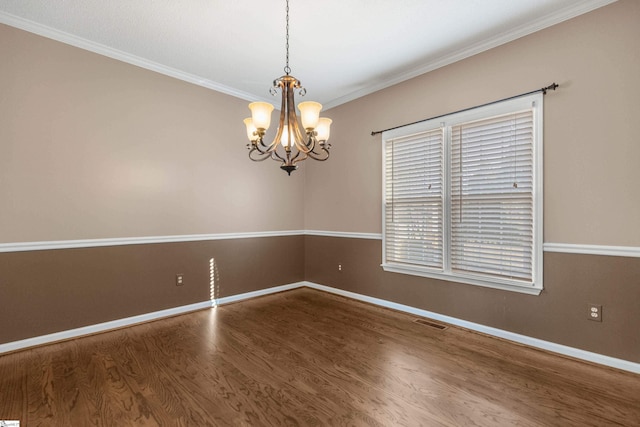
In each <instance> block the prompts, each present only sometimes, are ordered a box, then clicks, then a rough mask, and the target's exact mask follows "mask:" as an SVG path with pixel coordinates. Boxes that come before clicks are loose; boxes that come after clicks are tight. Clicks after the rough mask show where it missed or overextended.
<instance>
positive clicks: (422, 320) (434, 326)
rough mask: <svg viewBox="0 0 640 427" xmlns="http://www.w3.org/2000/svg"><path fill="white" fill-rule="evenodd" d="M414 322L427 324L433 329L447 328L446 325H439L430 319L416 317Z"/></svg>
mask: <svg viewBox="0 0 640 427" xmlns="http://www.w3.org/2000/svg"><path fill="white" fill-rule="evenodd" d="M414 322H416V323H419V324H421V325H424V326H428V327H430V328H434V329H440V330H445V329H447V327H446V326H444V325H441V324H439V323H433V322H430V321H428V320H425V319H416V320H414Z"/></svg>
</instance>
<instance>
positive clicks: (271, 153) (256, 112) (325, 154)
mask: <svg viewBox="0 0 640 427" xmlns="http://www.w3.org/2000/svg"><path fill="white" fill-rule="evenodd" d="M286 22H287V37H286V53H287V56H286V65H285V67H284V72H285V75H284V76H282V77H280V78H279V79H276V80H274V82H273V87H271V89H269V93H271V95H273V96H276V95H277V93H278V89H280V92H281V93H282V103H281V104H280V105H281V106H280V123H279V124H278V130H277V132H276V135H275V137H274V139H273V141H272V142H271V143H268V144H267V143H265V141H264V136H265V134H266V132H267V129H269V125H270V124H271V112H272V111H273V109H274V106H273V105H271V104H269V103H268V102H252V103H251V104H249V109H250V110H251V117H250V118H247V119H244V124H245V125H246V127H247V137H248V138H249V141H250V142H249V144H247V148H248V149H249V158H250V159H251V160H253V161H254V162H261V161H263V160H266V159H268V158H272V159H273V160H275V161H278V162H282V164H281V165H280V169H282V170H284V171H286V172H287V173H288V174H289V175H291V172H293V171H294V170H296V169H298V163H299V162H301V161H303V160H305V159H307V158H312V159H314V160H320V161H324V160H327V159H328V158H329V149H330V148H331V144H329V143H328V142H327V141H328V140H329V130H330V127H331V119H327V118H321V117H320V110H322V105H321V104H319V103H317V102H313V101H306V102H301V103H300V104H298V109H299V110H300V119H301V122H302V129H304V131H303V130H301V129H300V125H299V124H298V116H297V114H296V107H295V104H294V100H293V95H294V92H295V90H296V89H298V90H299V92H298V93H299V94H300V96H304V95H305V94H306V93H307V91H306V89H305V88H303V87H302V85H301V84H300V81H299V80H298V79H296V78H295V77H293V76H292V75H290V74H289V73H291V68H289V0H287V21H286Z"/></svg>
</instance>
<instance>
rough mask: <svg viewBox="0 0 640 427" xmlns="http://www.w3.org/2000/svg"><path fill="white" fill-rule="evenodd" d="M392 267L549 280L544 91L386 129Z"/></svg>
mask: <svg viewBox="0 0 640 427" xmlns="http://www.w3.org/2000/svg"><path fill="white" fill-rule="evenodd" d="M382 141H383V145H384V147H383V148H384V160H383V167H384V173H383V180H384V183H383V189H384V203H383V207H384V214H383V222H384V224H383V257H382V258H383V264H382V266H383V268H384V269H385V270H386V271H392V272H397V273H406V274H414V275H421V276H427V277H434V278H438V279H445V280H449V281H456V282H463V283H469V284H475V285H481V286H488V287H494V288H500V289H508V290H516V291H521V292H526V293H532V294H538V293H540V291H541V290H542V94H536V95H529V96H526V97H521V98H516V99H512V100H509V101H504V102H501V103H498V104H493V105H490V106H485V107H479V108H475V109H472V110H468V111H464V112H460V113H455V114H451V115H448V116H444V117H440V118H437V119H433V120H429V121H425V122H421V123H417V124H414V125H410V126H406V127H403V128H399V129H395V130H391V131H387V132H384V133H383V137H382Z"/></svg>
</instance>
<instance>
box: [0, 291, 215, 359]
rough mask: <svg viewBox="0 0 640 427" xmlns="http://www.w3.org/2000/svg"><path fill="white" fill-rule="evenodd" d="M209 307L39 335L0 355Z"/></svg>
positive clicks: (200, 304)
mask: <svg viewBox="0 0 640 427" xmlns="http://www.w3.org/2000/svg"><path fill="white" fill-rule="evenodd" d="M211 307H212V301H203V302H198V303H195V304H189V305H183V306H180V307H173V308H168V309H166V310H160V311H154V312H152V313H146V314H140V315H137V316H132V317H126V318H124V319H118V320H112V321H109V322H104V323H98V324H96V325H90V326H83V327H81V328H75V329H70V330H67V331H62V332H54V333H52V334H48V335H41V336H38V337H33V338H26V339H23V340H20V341H13V342H9V343H5V344H0V355H2V354H3V353H10V352H14V351H18V350H23V349H27V348H29V347H36V346H41V345H46V344H53V343H55V342H59V341H66V340H70V339H74V338H79V337H83V336H87V335H93V334H98V333H101V332H107V331H111V330H114V329H119V328H124V327H128V326H133V325H137V324H140V323H145V322H150V321H153V320H158V319H163V318H166V317H172V316H177V315H179V314H185V313H189V312H192V311H197V310H203V309H207V308H211Z"/></svg>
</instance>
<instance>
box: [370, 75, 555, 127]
mask: <svg viewBox="0 0 640 427" xmlns="http://www.w3.org/2000/svg"><path fill="white" fill-rule="evenodd" d="M558 86H559V85H558V84H557V83H552V84H550V85H549V86H547V87H543V88H540V89H536V90H532V91H531V92H527V93H521V94H520V95H515V96H510V97H508V98H503V99H499V100H497V101H492V102H487V103H486V104H482V105H476V106H475V107H469V108H465V109H463V110H458V111H454V112H453V113H447V114H440V115H439V116H434V117H429V118H428V119H422V120H418V121H417V122H413V123H407V124H406V125H400V126H394V127H392V128H389V129H384V130H376V131H373V132H371V136H375V135H378V134H380V133H382V132H386V131H389V130H394V129H400V128H403V127H406V126H411V125H415V124H416V123H422V122H427V121H429V120H433V119H439V118H440V117H444V116H449V115H451V114H457V113H462V112H464V111H469V110H473V109H474V108H480V107H486V106H487V105H492V104H497V103H498V102H503V101H509V100H511V99H515V98H520V97H521V96H527V95H532V94H534V93H538V92H542V94H543V95H546V94H547V91H549V90H556V89H557V88H558Z"/></svg>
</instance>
